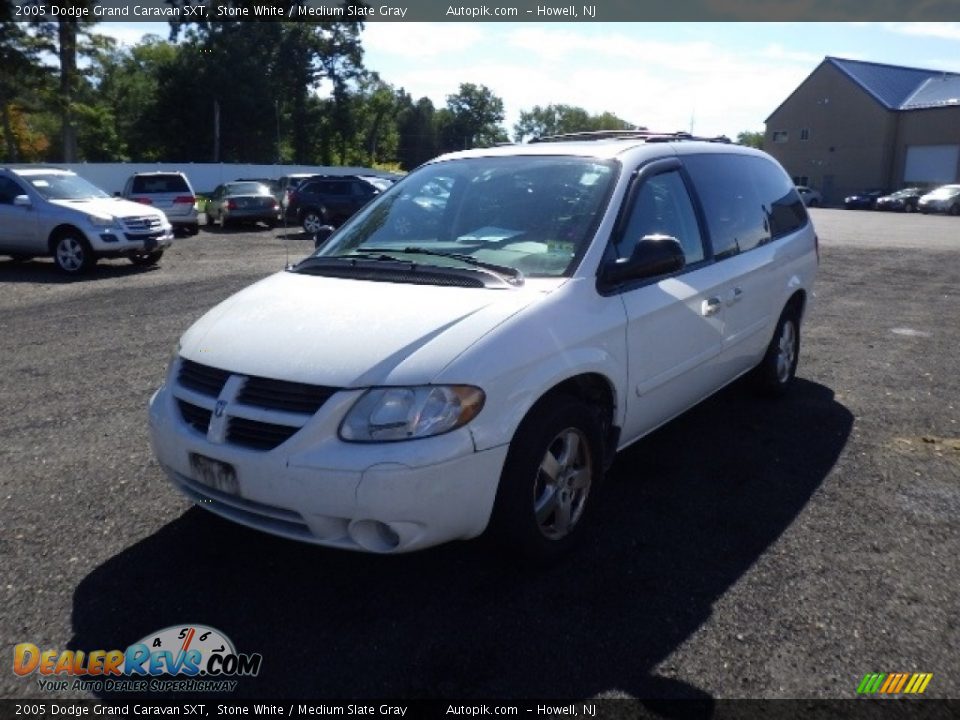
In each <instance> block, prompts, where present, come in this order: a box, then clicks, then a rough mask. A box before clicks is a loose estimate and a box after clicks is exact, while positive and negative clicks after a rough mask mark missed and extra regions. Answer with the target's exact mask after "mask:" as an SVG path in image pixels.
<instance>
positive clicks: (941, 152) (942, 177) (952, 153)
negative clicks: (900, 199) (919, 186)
mask: <svg viewBox="0 0 960 720" xmlns="http://www.w3.org/2000/svg"><path fill="white" fill-rule="evenodd" d="M958 163H960V145H910V146H909V147H907V166H906V168H905V169H904V171H903V181H904V182H906V183H915V182H916V183H932V184H933V183H952V182H956V181H957V179H958V178H957V165H958Z"/></svg>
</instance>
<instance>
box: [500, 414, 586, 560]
mask: <svg viewBox="0 0 960 720" xmlns="http://www.w3.org/2000/svg"><path fill="white" fill-rule="evenodd" d="M602 448H603V436H602V430H601V422H600V418H599V415H598V413H597V411H596V409H595V408H592V407H590V406H589V405H586V404H585V403H583V402H581V401H580V400H577V399H576V398H573V397H570V396H567V395H553V396H548V397H546V398H545V399H543V400H541V401H540V402H539V403H538V404H537V405H536V406H534V408H533V409H532V410H531V411H530V412H529V413H528V414H527V417H525V418H524V420H523V422H521V423H520V427H519V428H517V432H516V434H515V435H514V437H513V440H512V441H511V443H510V450H509V452H508V453H507V460H506V463H505V464H504V467H503V473H502V475H501V477H500V486H499V488H498V490H497V498H496V501H495V503H494V509H493V517H492V518H491V521H490V536H491V539H492V540H493V541H494V542H495V543H496V544H497V545H498V546H499V547H500V548H501V549H502V550H503V551H504V553H505V554H506V555H507V556H508V557H511V558H514V559H519V560H521V561H522V562H523V563H524V564H534V565H543V564H548V563H550V562H553V561H555V560H557V559H559V558H560V557H562V556H563V555H565V554H567V553H568V552H569V551H570V550H571V549H572V548H573V547H574V546H575V545H576V543H577V542H579V540H580V538H581V536H582V535H583V534H584V532H585V529H586V528H587V526H588V525H589V523H590V519H591V516H592V514H593V513H592V510H593V507H594V506H595V505H596V502H595V496H596V491H597V488H598V486H599V484H600V480H601V479H602V477H603V467H604V463H603V456H602Z"/></svg>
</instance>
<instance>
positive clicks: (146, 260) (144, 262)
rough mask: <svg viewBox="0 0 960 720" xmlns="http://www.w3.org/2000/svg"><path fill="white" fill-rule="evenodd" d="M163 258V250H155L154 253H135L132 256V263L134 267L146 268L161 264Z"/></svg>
mask: <svg viewBox="0 0 960 720" xmlns="http://www.w3.org/2000/svg"><path fill="white" fill-rule="evenodd" d="M162 257H163V250H154V251H153V252H139V253H133V254H132V255H130V262H132V263H133V264H134V265H140V266H141V267H146V266H148V265H156V264H157V263H158V262H160V258H162Z"/></svg>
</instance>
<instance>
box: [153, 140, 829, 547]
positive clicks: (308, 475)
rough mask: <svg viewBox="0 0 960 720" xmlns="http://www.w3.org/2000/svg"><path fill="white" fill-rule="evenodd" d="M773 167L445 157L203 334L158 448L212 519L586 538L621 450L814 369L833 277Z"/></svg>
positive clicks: (526, 538) (542, 148) (175, 385)
mask: <svg viewBox="0 0 960 720" xmlns="http://www.w3.org/2000/svg"><path fill="white" fill-rule="evenodd" d="M817 263H818V254H817V239H816V236H815V234H814V229H813V227H812V225H811V222H810V220H809V218H808V216H807V212H806V210H805V208H804V205H803V202H802V200H801V199H800V197H799V195H798V193H797V190H796V188H795V187H794V186H793V183H792V182H791V180H790V178H789V177H788V176H787V175H786V173H785V172H784V171H783V169H782V168H781V167H780V166H779V165H778V164H777V163H776V162H775V161H774V160H772V159H771V158H770V157H769V156H768V155H766V154H764V153H762V152H760V151H756V150H752V149H748V148H745V147H740V146H735V145H730V144H725V143H721V142H708V141H699V140H695V139H693V138H690V137H689V136H686V135H655V134H651V133H640V132H638V133H634V134H632V135H631V134H628V136H627V137H615V138H604V137H603V136H602V135H601V136H600V137H594V136H588V138H586V139H584V138H580V137H578V138H575V139H573V140H569V139H564V138H558V139H553V140H552V141H543V142H538V143H532V144H526V145H516V146H509V147H497V148H489V149H483V150H471V151H466V152H462V153H455V154H452V155H447V156H444V157H440V158H438V159H436V160H434V161H432V162H430V163H428V164H426V165H424V166H423V167H421V168H419V169H418V170H416V171H414V172H413V173H411V174H410V175H409V176H407V177H406V178H405V179H404V180H402V181H400V182H399V183H397V184H396V185H395V186H393V187H392V188H390V189H388V190H387V191H385V192H384V193H383V194H382V195H380V196H379V197H378V198H377V199H375V200H374V201H373V202H372V203H370V204H369V205H368V206H366V207H365V208H364V209H363V210H362V211H360V213H358V214H357V215H356V216H354V217H353V218H352V219H351V220H349V221H348V222H347V223H346V224H345V225H344V226H342V227H341V228H340V229H339V230H338V231H336V232H335V233H334V234H333V235H332V236H331V237H330V238H329V240H327V242H325V243H324V244H322V245H321V246H320V248H319V249H318V250H317V251H316V252H315V253H314V254H313V255H311V256H310V257H308V258H306V259H305V260H303V261H302V262H300V263H298V264H296V265H294V266H292V267H291V268H289V269H288V270H286V271H284V272H280V273H277V274H276V275H273V276H271V277H268V278H266V279H264V280H262V281H260V282H258V283H256V284H254V285H252V286H251V287H249V288H247V289H245V290H243V291H241V292H240V293H238V294H236V295H234V296H233V297H231V298H229V299H227V300H226V301H224V302H223V303H221V304H220V305H218V306H217V307H215V308H214V309H212V310H211V311H210V312H209V313H207V314H206V315H205V316H204V317H203V318H201V319H200V320H199V321H198V322H197V323H196V324H195V325H193V327H191V328H190V329H189V330H188V331H187V332H186V333H185V334H184V335H183V337H182V338H181V341H180V343H179V348H178V351H177V353H176V356H175V357H174V358H173V360H172V362H171V364H170V368H169V372H168V375H167V378H166V381H165V383H164V384H163V386H162V387H161V388H160V389H159V390H158V391H157V392H156V393H155V395H154V396H153V398H152V399H151V403H150V426H151V437H152V442H153V447H154V451H155V453H156V456H157V458H158V459H159V462H160V464H161V465H162V467H163V468H164V470H165V471H166V473H167V474H168V476H169V478H170V480H171V481H172V482H173V484H174V485H175V486H176V487H177V488H179V489H180V490H181V491H182V492H183V493H184V494H186V495H187V497H189V498H191V499H193V500H194V501H196V502H197V503H199V504H200V506H201V507H203V508H205V509H207V510H209V511H212V512H214V513H217V514H219V515H222V516H224V517H227V518H229V519H231V520H234V521H236V522H239V523H243V524H245V525H249V526H251V527H254V528H258V529H260V530H263V531H266V532H269V533H274V534H277V535H281V536H284V537H288V538H294V539H297V540H302V541H307V542H312V543H317V544H321V545H327V546H333V547H338V548H347V549H353V550H364V551H369V552H379V553H396V552H404V551H410V550H416V549H419V548H424V547H428V546H431V545H435V544H438V543H442V542H446V541H450V540H455V539H466V538H473V537H476V536H478V535H480V534H482V533H484V532H485V531H487V532H489V533H490V534H491V535H492V536H493V537H494V538H495V539H496V540H497V541H498V542H499V543H501V544H502V545H504V546H506V547H507V548H509V549H510V551H511V552H513V553H515V554H517V555H521V556H524V557H526V558H528V559H531V560H548V559H551V558H553V557H556V556H559V555H561V554H562V553H564V552H565V551H567V550H568V548H569V547H570V546H571V545H572V544H574V543H575V542H576V541H577V540H578V538H579V537H580V536H581V535H582V534H583V532H584V530H586V529H588V526H589V524H590V519H591V516H592V514H593V511H594V507H595V505H596V503H595V502H592V501H593V500H594V498H595V493H596V491H597V488H598V486H599V485H600V483H601V480H602V478H603V474H604V471H605V469H606V468H607V467H608V466H609V464H610V462H611V460H612V458H613V456H614V454H615V453H616V452H617V451H618V450H620V449H622V448H624V447H626V446H627V445H630V444H631V443H633V442H634V441H636V440H637V439H638V438H641V437H643V436H644V435H646V434H647V433H649V432H651V431H652V430H653V429H655V428H657V427H658V426H660V425H662V424H663V423H665V422H667V421H668V420H670V419H671V418H673V417H675V416H676V415H678V414H680V413H682V412H684V411H685V410H687V409H688V408H690V407H691V406H693V405H695V404H696V403H698V402H700V401H701V400H703V399H704V398H706V397H707V396H709V395H711V394H712V393H714V392H715V391H717V390H718V389H719V388H721V387H723V386H724V385H726V384H728V383H730V382H731V381H732V380H734V379H735V378H737V377H739V376H741V375H744V374H746V373H753V375H754V376H755V378H756V380H757V383H758V385H759V386H760V387H761V388H763V389H765V390H766V391H768V392H769V393H772V394H780V393H783V392H784V391H785V390H786V389H787V388H788V386H789V385H790V384H791V381H792V379H793V377H794V373H795V371H796V368H797V359H798V353H799V349H800V328H801V323H802V320H803V317H804V312H805V310H806V308H807V306H808V303H809V301H810V298H811V293H812V288H813V282H814V276H815V273H816V269H817Z"/></svg>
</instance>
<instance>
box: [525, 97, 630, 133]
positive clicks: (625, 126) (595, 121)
mask: <svg viewBox="0 0 960 720" xmlns="http://www.w3.org/2000/svg"><path fill="white" fill-rule="evenodd" d="M634 127H636V126H635V125H634V124H633V123H631V122H627V121H626V120H622V119H621V118H619V117H617V116H616V115H614V114H613V113H610V112H604V113H601V114H600V115H591V114H590V113H588V112H587V111H586V110H584V109H583V108H581V107H575V106H571V105H547V106H546V107H541V106H540V105H535V106H534V107H533V109H532V110H527V111H522V112H521V113H520V119H519V120H518V121H517V123H516V124H515V125H514V126H513V135H514V139H515V140H516V141H517V142H521V141H523V140H528V139H530V138H534V137H545V136H548V135H562V134H564V133H575V132H589V131H596V130H632V129H633V128H634Z"/></svg>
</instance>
